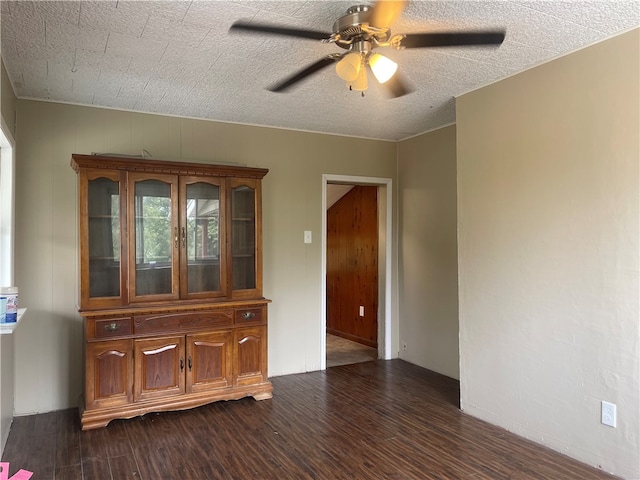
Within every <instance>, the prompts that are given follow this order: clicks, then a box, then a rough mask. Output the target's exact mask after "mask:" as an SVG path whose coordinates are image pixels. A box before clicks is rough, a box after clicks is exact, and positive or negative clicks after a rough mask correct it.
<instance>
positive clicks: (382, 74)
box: [369, 53, 398, 83]
mask: <svg viewBox="0 0 640 480" xmlns="http://www.w3.org/2000/svg"><path fill="white" fill-rule="evenodd" d="M369 66H370V67H371V71H372V72H373V74H374V75H375V77H376V79H377V80H378V82H380V83H385V82H386V81H388V80H389V79H390V78H391V77H393V76H394V75H395V73H396V71H397V70H398V64H397V63H396V62H394V61H393V60H391V59H389V58H387V57H385V56H384V55H380V54H379V53H374V54H373V55H371V57H370V58H369Z"/></svg>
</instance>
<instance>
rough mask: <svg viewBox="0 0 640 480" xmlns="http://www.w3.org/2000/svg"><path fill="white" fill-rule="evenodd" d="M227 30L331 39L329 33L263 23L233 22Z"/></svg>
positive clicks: (312, 38)
mask: <svg viewBox="0 0 640 480" xmlns="http://www.w3.org/2000/svg"><path fill="white" fill-rule="evenodd" d="M229 30H230V31H231V30H238V31H244V32H258V33H268V34H270V35H284V36H286V37H297V38H309V39H311V40H328V39H329V38H330V37H331V34H330V33H326V32H320V31H318V30H304V29H301V28H289V27H282V26H278V25H266V24H263V23H250V22H243V21H241V20H239V21H237V22H234V23H233V25H231V27H230V28H229Z"/></svg>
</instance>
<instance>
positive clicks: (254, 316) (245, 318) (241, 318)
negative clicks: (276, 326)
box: [236, 307, 263, 325]
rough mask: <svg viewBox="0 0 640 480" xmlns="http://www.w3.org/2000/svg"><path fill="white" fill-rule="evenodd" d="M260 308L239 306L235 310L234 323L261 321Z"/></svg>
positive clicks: (244, 323)
mask: <svg viewBox="0 0 640 480" xmlns="http://www.w3.org/2000/svg"><path fill="white" fill-rule="evenodd" d="M262 322H263V318H262V308H261V307H255V308H239V309H237V310H236V324H239V325H247V324H250V323H255V324H258V323H262Z"/></svg>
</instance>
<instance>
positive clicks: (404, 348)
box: [402, 342, 407, 352]
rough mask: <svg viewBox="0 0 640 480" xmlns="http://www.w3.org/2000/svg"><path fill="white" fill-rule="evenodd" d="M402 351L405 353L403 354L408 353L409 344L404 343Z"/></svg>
mask: <svg viewBox="0 0 640 480" xmlns="http://www.w3.org/2000/svg"><path fill="white" fill-rule="evenodd" d="M402 351H403V352H406V351H407V342H404V343H403V344H402Z"/></svg>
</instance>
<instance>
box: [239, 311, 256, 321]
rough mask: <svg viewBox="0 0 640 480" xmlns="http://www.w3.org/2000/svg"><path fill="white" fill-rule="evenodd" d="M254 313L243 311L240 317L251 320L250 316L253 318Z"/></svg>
mask: <svg viewBox="0 0 640 480" xmlns="http://www.w3.org/2000/svg"><path fill="white" fill-rule="evenodd" d="M255 317H256V314H255V312H244V313H243V314H242V318H244V319H245V320H251V319H252V318H255Z"/></svg>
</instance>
